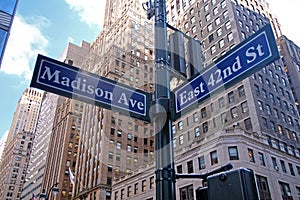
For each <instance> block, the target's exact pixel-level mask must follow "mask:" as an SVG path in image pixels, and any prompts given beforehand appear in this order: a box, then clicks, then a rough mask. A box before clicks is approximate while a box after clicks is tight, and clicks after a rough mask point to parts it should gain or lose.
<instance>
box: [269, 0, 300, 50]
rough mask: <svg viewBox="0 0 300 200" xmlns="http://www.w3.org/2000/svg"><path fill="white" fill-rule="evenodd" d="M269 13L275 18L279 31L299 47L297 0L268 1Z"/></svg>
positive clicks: (298, 5)
mask: <svg viewBox="0 0 300 200" xmlns="http://www.w3.org/2000/svg"><path fill="white" fill-rule="evenodd" d="M268 2H269V5H270V9H271V11H272V12H273V13H274V14H275V16H277V18H278V21H279V23H280V24H281V30H282V33H283V34H284V35H286V36H287V37H288V38H289V39H290V40H292V41H293V42H295V43H296V44H297V45H298V46H300V38H299V35H300V27H299V26H298V24H299V23H298V20H299V18H300V14H299V8H300V1H299V0H286V1H284V3H283V1H282V0H268Z"/></svg>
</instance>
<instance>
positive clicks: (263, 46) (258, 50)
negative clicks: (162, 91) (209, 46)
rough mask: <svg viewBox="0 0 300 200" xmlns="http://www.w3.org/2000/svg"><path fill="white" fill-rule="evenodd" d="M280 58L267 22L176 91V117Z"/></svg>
mask: <svg viewBox="0 0 300 200" xmlns="http://www.w3.org/2000/svg"><path fill="white" fill-rule="evenodd" d="M279 58H280V57H279V53H278V48H277V45H276V40H275V38H274V35H273V32H272V28H271V26H270V25H266V26H264V27H263V28H262V29H260V30H259V31H257V32H256V33H255V34H253V35H251V36H250V37H249V38H247V39H246V40H244V41H243V42H242V43H240V44H238V45H237V46H236V47H235V48H233V49H232V50H231V51H230V52H228V53H227V54H226V55H224V57H223V58H220V59H219V60H218V61H216V64H214V65H212V66H210V67H207V68H208V70H206V71H204V72H202V73H200V74H199V75H197V76H196V77H195V78H192V80H190V81H189V82H188V83H186V84H184V85H183V86H181V87H180V88H178V89H176V90H175V91H174V95H173V98H174V101H173V102H175V113H174V114H173V120H176V119H177V118H179V117H180V116H181V115H182V114H184V113H186V112H187V111H189V110H191V109H192V108H194V106H195V105H197V103H196V102H198V103H199V102H201V100H203V99H205V98H207V97H208V96H209V95H210V94H211V93H213V92H215V91H217V90H219V89H220V88H227V87H229V86H231V85H233V84H235V83H237V82H239V81H241V80H242V79H244V78H246V77H248V76H249V75H251V74H252V73H254V72H256V71H258V70H260V69H262V68H263V67H265V66H266V65H268V64H270V63H271V62H273V61H275V60H278V59H279Z"/></svg>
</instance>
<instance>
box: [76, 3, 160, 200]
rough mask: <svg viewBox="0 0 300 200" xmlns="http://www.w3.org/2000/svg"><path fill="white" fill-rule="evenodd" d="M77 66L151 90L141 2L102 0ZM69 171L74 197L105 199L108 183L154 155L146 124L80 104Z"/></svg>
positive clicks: (148, 37)
mask: <svg viewBox="0 0 300 200" xmlns="http://www.w3.org/2000/svg"><path fill="white" fill-rule="evenodd" d="M94 55H96V56H97V57H98V58H99V59H98V60H97V62H95V60H90V61H89V62H85V63H84V65H83V68H84V69H86V70H89V71H91V72H93V73H96V74H98V75H101V76H104V77H107V78H109V79H111V80H114V81H117V82H118V83H120V84H126V85H128V86H131V87H132V88H139V89H142V90H144V91H147V92H153V89H154V76H153V74H154V69H153V26H152V22H149V21H148V20H147V19H146V16H145V15H144V11H143V9H142V5H141V2H140V1H138V0H134V1H127V0H126V1H124V0H123V1H106V10H105V21H104V28H103V31H102V32H101V33H100V34H99V35H98V36H97V38H96V39H95V41H94V42H93V43H92V44H91V53H90V57H92V56H94ZM82 120H83V122H82V126H81V135H80V141H79V151H78V157H77V158H78V159H77V163H76V170H75V177H77V178H76V180H75V189H74V190H73V195H74V197H75V198H76V199H80V198H83V197H88V198H92V199H110V198H111V183H112V181H113V179H114V178H116V177H121V176H123V175H125V174H128V173H131V171H132V170H133V169H135V168H137V167H138V166H140V165H144V164H146V163H148V162H149V161H151V160H153V159H154V146H155V144H154V131H153V127H152V126H151V124H150V123H147V122H143V121H140V120H137V119H132V118H130V117H128V116H126V115H122V114H120V113H119V112H117V111H115V110H112V111H109V110H106V109H102V108H100V107H96V106H92V105H85V106H84V112H83V118H82Z"/></svg>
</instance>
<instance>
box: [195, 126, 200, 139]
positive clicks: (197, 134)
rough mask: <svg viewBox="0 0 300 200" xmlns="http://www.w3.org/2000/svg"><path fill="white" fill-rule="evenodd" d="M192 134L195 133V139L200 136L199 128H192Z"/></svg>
mask: <svg viewBox="0 0 300 200" xmlns="http://www.w3.org/2000/svg"><path fill="white" fill-rule="evenodd" d="M194 132H195V137H199V136H200V128H199V126H197V127H195V128H194Z"/></svg>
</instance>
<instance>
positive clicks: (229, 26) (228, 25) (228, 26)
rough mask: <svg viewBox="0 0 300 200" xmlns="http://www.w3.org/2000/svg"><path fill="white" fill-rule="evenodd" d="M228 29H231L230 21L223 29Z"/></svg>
mask: <svg viewBox="0 0 300 200" xmlns="http://www.w3.org/2000/svg"><path fill="white" fill-rule="evenodd" d="M230 28H231V23H230V21H228V22H226V23H225V29H226V30H229V29H230Z"/></svg>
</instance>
